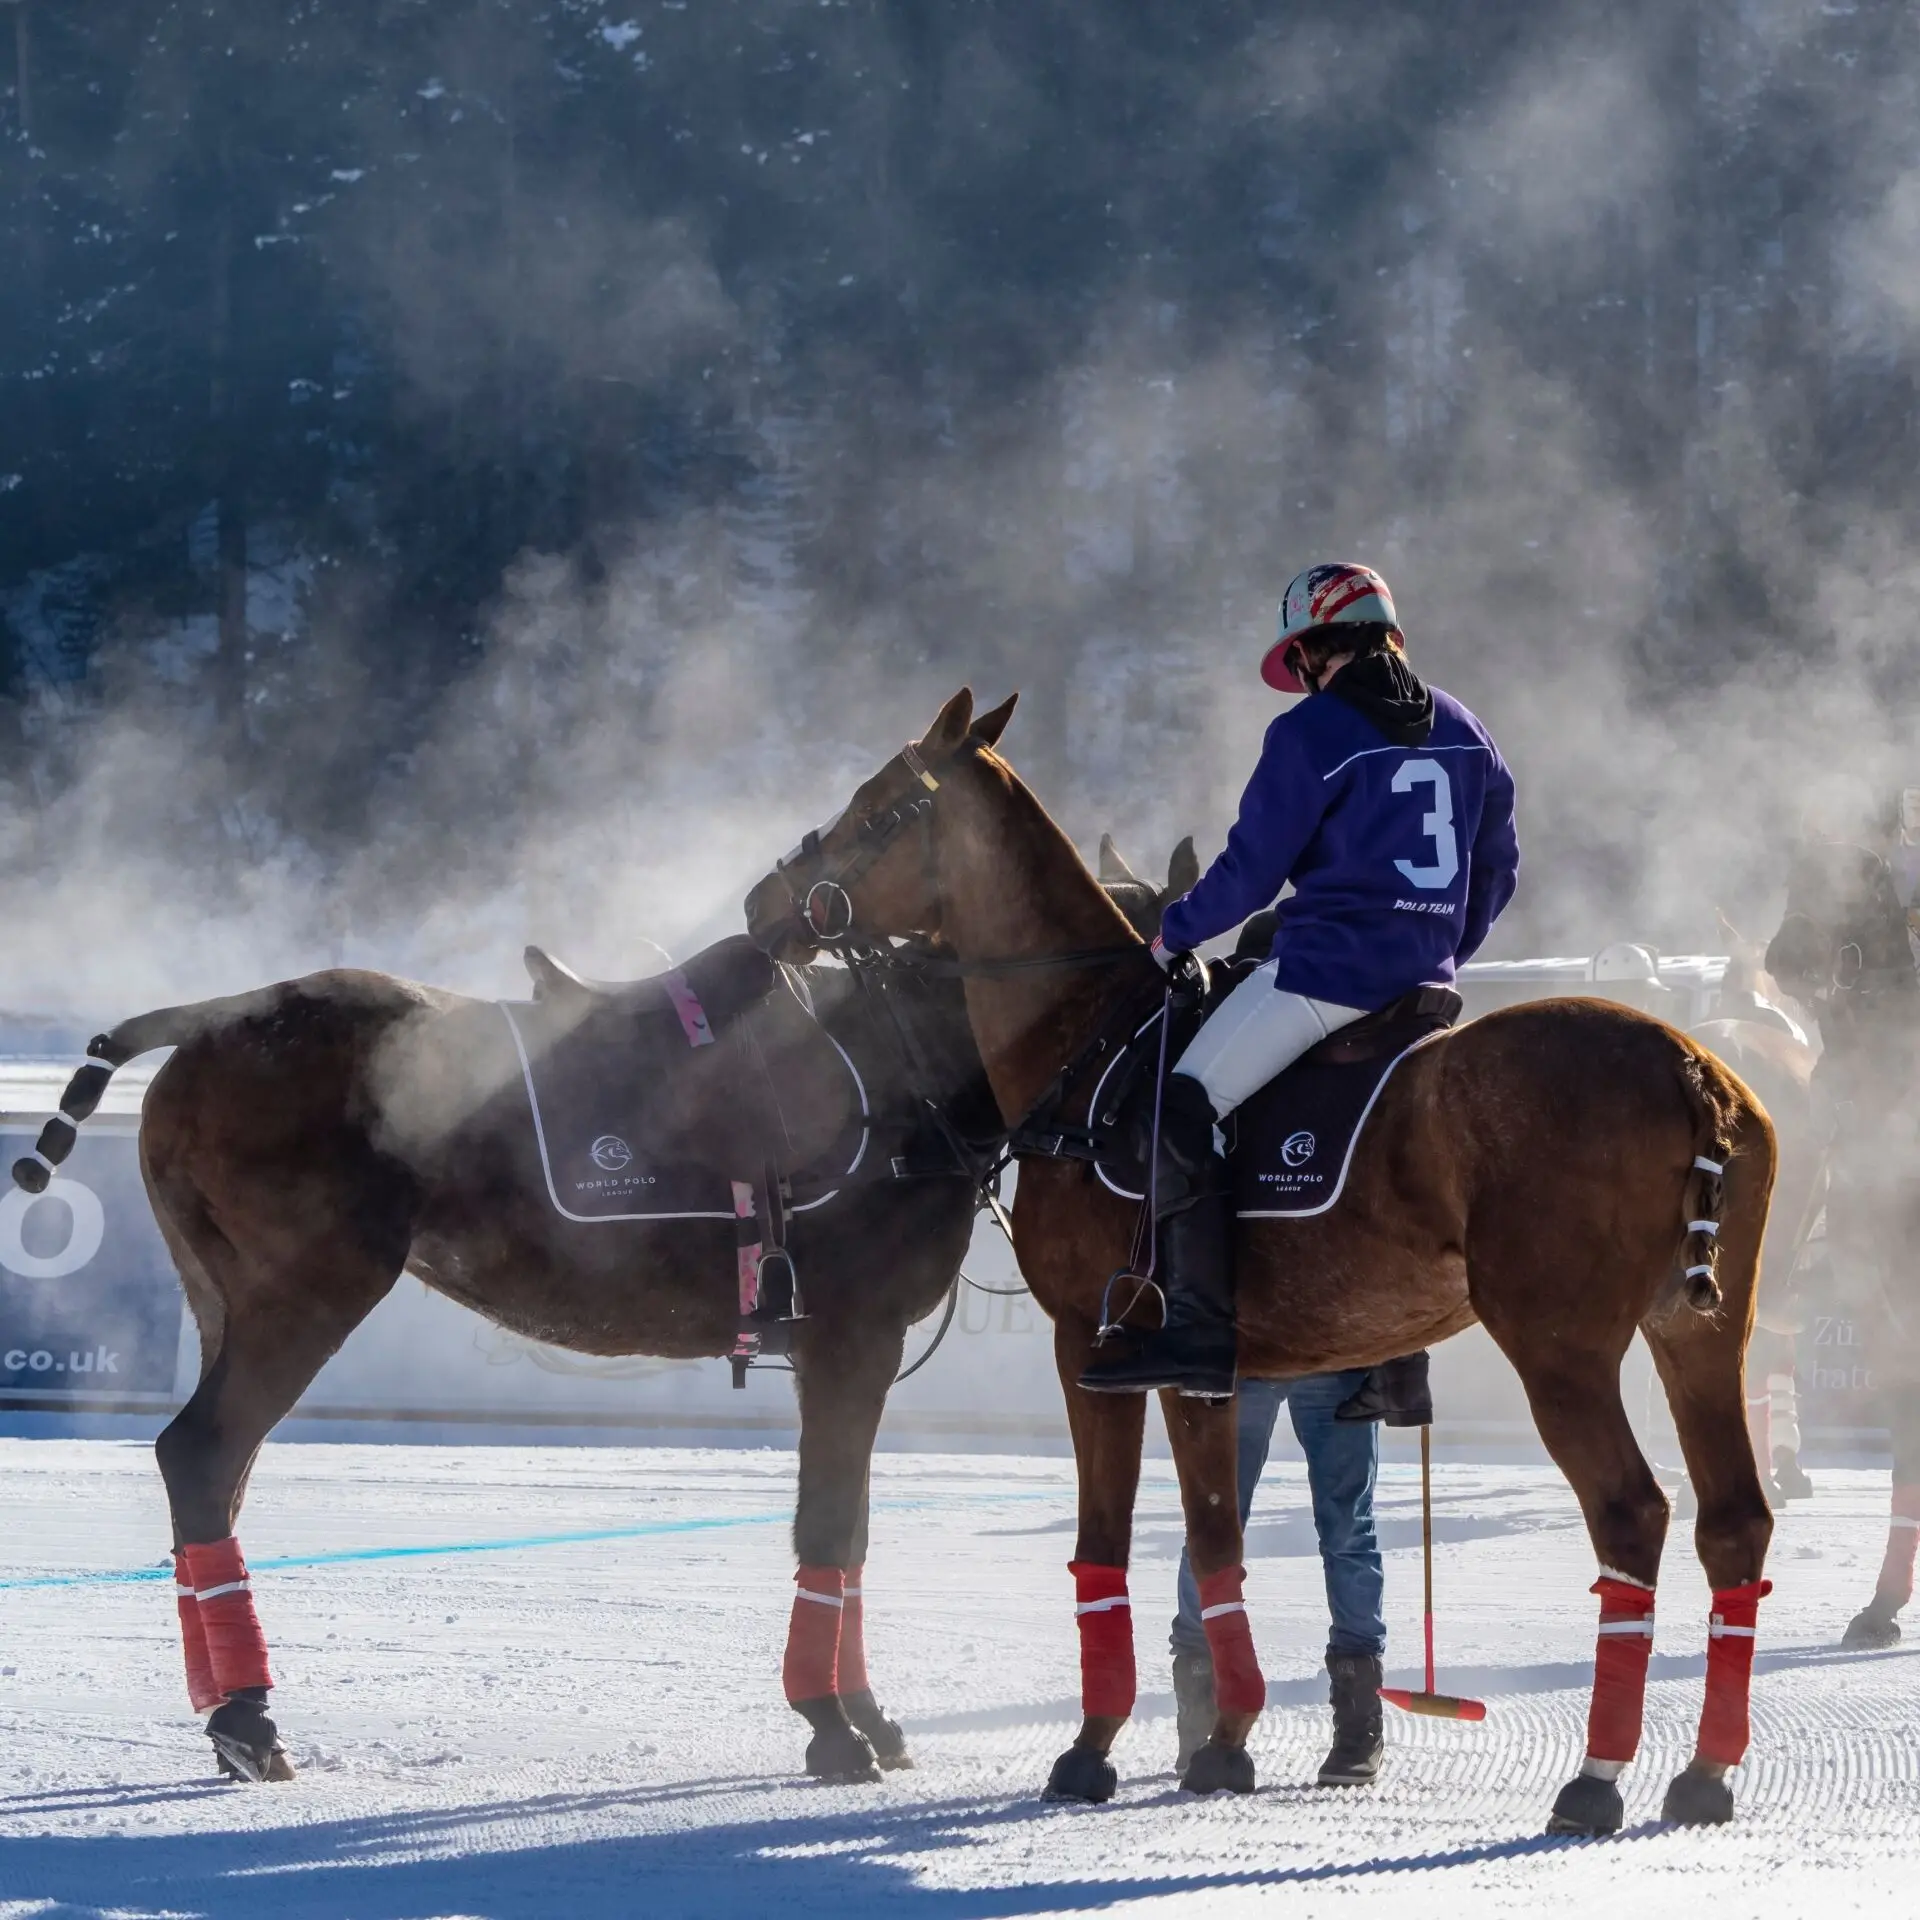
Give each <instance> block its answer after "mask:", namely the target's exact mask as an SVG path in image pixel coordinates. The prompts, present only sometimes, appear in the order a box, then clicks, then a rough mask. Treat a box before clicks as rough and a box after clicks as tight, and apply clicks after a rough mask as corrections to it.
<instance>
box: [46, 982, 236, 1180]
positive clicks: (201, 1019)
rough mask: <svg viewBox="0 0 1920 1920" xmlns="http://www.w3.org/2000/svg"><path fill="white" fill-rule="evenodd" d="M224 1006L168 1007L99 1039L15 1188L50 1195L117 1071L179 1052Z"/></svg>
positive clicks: (69, 1084)
mask: <svg viewBox="0 0 1920 1920" xmlns="http://www.w3.org/2000/svg"><path fill="white" fill-rule="evenodd" d="M219 1004H220V1003H219V1002H215V1001H208V1002H204V1003H203V1004H201V1005H200V1006H191V1007H162V1008H161V1009H160V1010H159V1011H158V1012H157V1013H143V1014H141V1015H139V1016H138V1017H137V1018H135V1019H132V1020H124V1021H122V1022H121V1023H120V1025H119V1026H117V1027H115V1028H114V1029H113V1031H112V1032H111V1033H96V1034H95V1035H94V1036H93V1038H92V1039H91V1040H89V1041H88V1042H87V1059H86V1064H85V1065H84V1066H82V1067H81V1068H79V1069H78V1071H77V1072H76V1073H75V1074H74V1076H73V1078H72V1079H71V1080H69V1081H68V1082H67V1090H66V1091H65V1092H64V1093H63V1094H61V1096H60V1111H59V1112H58V1113H56V1114H55V1115H54V1116H53V1118H52V1119H51V1120H49V1121H48V1122H47V1124H46V1125H45V1126H44V1127H42V1128H41V1129H40V1137H39V1139H38V1140H36V1141H35V1142H34V1143H33V1151H32V1152H31V1153H30V1154H28V1155H26V1156H25V1158H23V1159H19V1160H16V1161H15V1162H14V1163H13V1184H14V1185H15V1186H16V1187H19V1188H21V1189H22V1190H23V1191H25V1192H27V1193H45V1192H46V1190H47V1186H48V1184H49V1182H51V1180H52V1179H53V1176H54V1174H55V1173H56V1172H58V1171H59V1168H60V1166H61V1165H62V1163H63V1162H64V1161H65V1160H66V1158H67V1156H68V1154H70V1153H71V1152H72V1151H73V1146H74V1142H75V1141H76V1140H78V1139H79V1137H80V1128H81V1126H82V1125H83V1124H84V1123H85V1122H86V1121H88V1120H91V1119H92V1118H93V1116H94V1113H95V1111H96V1110H97V1109H98V1107H99V1105H100V1098H101V1095H103V1094H104V1093H105V1092H106V1090H107V1082H108V1081H109V1080H111V1079H112V1078H113V1075H114V1070H115V1069H116V1068H118V1067H124V1066H125V1065H126V1064H127V1062H128V1061H129V1060H131V1059H133V1058H134V1057H135V1056H136V1055H138V1054H142V1053H148V1052H151V1051H152V1049H153V1048H155V1047H171V1046H177V1045H179V1044H180V1042H181V1041H183V1040H187V1039H190V1038H191V1037H192V1036H193V1035H194V1034H195V1033H197V1032H199V1031H200V1030H201V1029H202V1028H203V1027H204V1026H205V1024H206V1016H207V1015H208V1013H209V1012H210V1011H212V1010H213V1009H214V1008H215V1007H217V1006H218V1005H219Z"/></svg>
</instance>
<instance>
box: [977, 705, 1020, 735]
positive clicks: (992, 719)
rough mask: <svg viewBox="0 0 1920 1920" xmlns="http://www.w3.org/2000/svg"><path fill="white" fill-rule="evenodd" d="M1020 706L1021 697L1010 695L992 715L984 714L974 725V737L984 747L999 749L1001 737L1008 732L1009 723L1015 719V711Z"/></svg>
mask: <svg viewBox="0 0 1920 1920" xmlns="http://www.w3.org/2000/svg"><path fill="white" fill-rule="evenodd" d="M1019 704H1020V696H1019V695H1018V694H1017V693H1010V694H1008V695H1007V697H1006V698H1005V699H1004V700H1002V701H1001V702H1000V704H999V705H998V706H997V707H995V708H994V710H993V711H992V712H991V713H983V714H982V715H981V716H980V718H979V719H978V720H976V721H975V722H974V723H973V737H974V738H975V739H976V740H978V741H979V742H980V744H981V745H982V746H986V747H997V746H998V745H999V744H1000V736H1001V735H1002V734H1003V733H1005V732H1006V730H1007V722H1008V721H1009V720H1011V719H1012V718H1013V710H1014V708H1015V707H1016V706H1018V705H1019Z"/></svg>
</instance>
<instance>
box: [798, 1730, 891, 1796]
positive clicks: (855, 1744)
mask: <svg viewBox="0 0 1920 1920" xmlns="http://www.w3.org/2000/svg"><path fill="white" fill-rule="evenodd" d="M807 1771H808V1773H810V1774H811V1775H812V1776H813V1777H814V1779H816V1780H829V1781H832V1782H833V1783H834V1784H836V1785H839V1786H856V1785H857V1786H870V1785H871V1784H872V1783H873V1782H874V1781H876V1780H878V1779H879V1778H880V1769H879V1767H878V1765H877V1764H876V1763H875V1761H874V1757H873V1749H872V1747H870V1746H869V1745H868V1744H867V1737H866V1735H865V1734H863V1733H861V1732H860V1731H859V1730H858V1729H857V1728H854V1727H848V1726H838V1727H834V1726H827V1727H822V1728H821V1729H820V1731H819V1732H818V1733H816V1734H815V1735H814V1736H813V1738H812V1739H811V1740H809V1741H808V1742H807Z"/></svg>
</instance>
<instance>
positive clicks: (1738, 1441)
mask: <svg viewBox="0 0 1920 1920" xmlns="http://www.w3.org/2000/svg"><path fill="white" fill-rule="evenodd" d="M1644 1330H1645V1332H1646V1335H1647V1344H1648V1345H1649V1346H1650V1347H1651V1348H1652V1349H1653V1358H1654V1364H1655V1365H1656V1366H1657V1367H1658V1368H1659V1369H1660V1378H1661V1380H1662V1381H1663V1383H1664V1384H1665V1386H1666V1389H1667V1400H1668V1404H1669V1405H1670V1406H1671V1407H1672V1409H1673V1417H1674V1425H1675V1426H1676V1428H1677V1429H1678V1430H1679V1435H1680V1450H1681V1452H1682V1453H1683V1454H1684V1455H1685V1457H1686V1462H1687V1473H1688V1476H1689V1478H1690V1479H1691V1480H1692V1482H1693V1485H1694V1489H1695V1491H1696V1493H1697V1495H1698V1497H1699V1502H1700V1511H1699V1516H1698V1518H1697V1519H1696V1520H1695V1521H1694V1528H1693V1539H1694V1547H1695V1550H1696V1551H1697V1552H1698V1554H1699V1556H1700V1563H1701V1565H1702V1566H1703V1567H1705V1568H1706V1571H1707V1580H1708V1583H1709V1584H1710V1585H1711V1587H1712V1589H1713V1607H1712V1617H1711V1620H1710V1621H1709V1624H1708V1627H1707V1635H1708V1638H1707V1686H1706V1699H1705V1702H1704V1704H1703V1705H1702V1707H1701V1711H1700V1732H1699V1737H1698V1740H1697V1741H1696V1743H1695V1747H1694V1756H1693V1759H1692V1761H1691V1762H1690V1763H1689V1764H1688V1765H1687V1766H1686V1768H1685V1769H1683V1771H1681V1772H1680V1773H1679V1774H1677V1775H1675V1777H1674V1779H1673V1782H1672V1784H1671V1785H1670V1786H1669V1787H1668V1788H1667V1797H1666V1801H1665V1804H1664V1805H1663V1806H1662V1808H1661V1812H1660V1817H1661V1818H1662V1819H1663V1820H1674V1821H1679V1822H1682V1823H1684V1824H1686V1825H1689V1826H1701V1825H1719V1824H1721V1823H1723V1822H1725V1821H1728V1820H1731V1819H1732V1818H1733V1789H1732V1788H1731V1786H1729V1785H1728V1782H1727V1775H1728V1774H1729V1773H1731V1772H1732V1770H1733V1769H1734V1768H1735V1767H1736V1766H1738V1765H1739V1764H1740V1762H1741V1760H1742V1759H1744V1758H1745V1756H1746V1751H1747V1739H1748V1729H1747V1701H1748V1695H1749V1693H1750V1691H1751V1686H1752V1678H1753V1647H1754V1633H1755V1627H1756V1624H1757V1621H1758V1616H1759V1608H1760V1602H1761V1600H1762V1599H1764V1598H1765V1596H1766V1595H1767V1594H1768V1593H1769V1592H1770V1591H1771V1590H1772V1583H1771V1582H1770V1581H1767V1580H1765V1579H1763V1578H1762V1577H1761V1575H1762V1570H1763V1568H1764V1567H1765V1565H1766V1559H1767V1543H1768V1541H1769V1540H1770V1539H1771V1538H1772V1535H1773V1512H1772V1509H1771V1508H1770V1507H1769V1505H1768V1503H1767V1495H1766V1489H1765V1488H1764V1486H1763V1485H1762V1484H1761V1479H1760V1470H1759V1466H1758V1464H1757V1462H1756V1461H1755V1460H1754V1457H1753V1448H1752V1446H1751V1445H1750V1444H1749V1442H1748V1437H1747V1429H1746V1408H1745V1405H1744V1390H1743V1385H1742V1373H1743V1359H1744V1348H1745V1344H1746V1343H1745V1339H1744V1334H1745V1328H1744V1326H1743V1325H1742V1324H1741V1320H1740V1317H1739V1316H1736V1315H1735V1314H1732V1313H1729V1312H1722V1313H1720V1314H1716V1315H1715V1316H1713V1317H1712V1318H1703V1317H1702V1316H1700V1315H1697V1314H1694V1313H1691V1312H1688V1311H1686V1310H1685V1309H1679V1310H1675V1311H1672V1312H1669V1313H1667V1314H1665V1315H1663V1316H1661V1317H1660V1318H1659V1319H1657V1320H1650V1321H1649V1322H1648V1324H1647V1326H1646V1328H1645V1329H1644Z"/></svg>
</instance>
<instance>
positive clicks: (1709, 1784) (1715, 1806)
mask: <svg viewBox="0 0 1920 1920" xmlns="http://www.w3.org/2000/svg"><path fill="white" fill-rule="evenodd" d="M1660 1818H1661V1819H1662V1820H1665V1821H1666V1822H1667V1823H1668V1824H1669V1825H1671V1826H1676V1827H1724V1826H1725V1825H1726V1824H1727V1822H1728V1821H1729V1820H1731V1819H1732V1818H1733V1789H1732V1788H1731V1787H1730V1786H1728V1785H1727V1783H1726V1780H1725V1778H1724V1776H1722V1775H1720V1774H1717V1773H1703V1772H1701V1771H1700V1770H1699V1769H1698V1768H1697V1767H1688V1768H1687V1769H1686V1770H1685V1771H1684V1772H1681V1773H1676V1774H1675V1775H1674V1776H1673V1784H1672V1785H1671V1786H1670V1787H1668V1789H1667V1797H1666V1798H1665V1799H1664V1800H1663V1801H1662V1802H1661V1803H1660Z"/></svg>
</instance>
